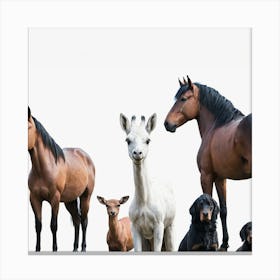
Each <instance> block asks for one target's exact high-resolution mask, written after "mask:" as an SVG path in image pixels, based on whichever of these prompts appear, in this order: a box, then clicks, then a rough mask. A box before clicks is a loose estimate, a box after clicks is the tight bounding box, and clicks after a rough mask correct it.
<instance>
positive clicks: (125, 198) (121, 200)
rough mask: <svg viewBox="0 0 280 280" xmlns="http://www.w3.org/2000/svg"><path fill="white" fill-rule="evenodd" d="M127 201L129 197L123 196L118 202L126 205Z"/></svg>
mask: <svg viewBox="0 0 280 280" xmlns="http://www.w3.org/2000/svg"><path fill="white" fill-rule="evenodd" d="M128 199H129V196H123V197H122V198H121V199H120V200H119V202H120V204H124V203H126V202H127V201H128Z"/></svg>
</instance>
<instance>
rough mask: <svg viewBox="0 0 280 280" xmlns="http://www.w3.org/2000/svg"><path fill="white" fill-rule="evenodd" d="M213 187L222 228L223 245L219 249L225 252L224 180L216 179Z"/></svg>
mask: <svg viewBox="0 0 280 280" xmlns="http://www.w3.org/2000/svg"><path fill="white" fill-rule="evenodd" d="M215 185H216V189H217V193H218V197H219V202H220V217H221V222H222V228H223V243H222V245H221V247H220V250H221V251H227V248H228V230H227V203H226V180H225V179H216V180H215Z"/></svg>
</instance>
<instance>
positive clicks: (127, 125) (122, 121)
mask: <svg viewBox="0 0 280 280" xmlns="http://www.w3.org/2000/svg"><path fill="white" fill-rule="evenodd" d="M120 124H121V128H122V129H123V130H124V131H125V133H126V134H128V133H129V132H130V128H131V125H130V123H129V120H128V118H127V117H126V116H125V115H123V114H120Z"/></svg>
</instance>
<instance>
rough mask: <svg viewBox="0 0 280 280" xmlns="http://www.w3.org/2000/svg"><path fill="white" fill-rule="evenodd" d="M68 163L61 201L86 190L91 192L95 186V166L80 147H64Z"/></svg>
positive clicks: (68, 199) (69, 199)
mask: <svg viewBox="0 0 280 280" xmlns="http://www.w3.org/2000/svg"><path fill="white" fill-rule="evenodd" d="M63 152H64V155H65V163H66V166H67V168H66V181H65V189H64V192H63V193H62V199H61V201H71V199H72V197H74V198H76V197H78V196H80V195H81V194H82V193H84V192H85V190H88V192H89V193H90V194H91V193H92V191H93V188H94V181H95V167H94V164H93V162H92V160H91V158H90V156H89V155H88V154H87V153H86V152H85V151H83V150H82V149H79V148H65V149H63Z"/></svg>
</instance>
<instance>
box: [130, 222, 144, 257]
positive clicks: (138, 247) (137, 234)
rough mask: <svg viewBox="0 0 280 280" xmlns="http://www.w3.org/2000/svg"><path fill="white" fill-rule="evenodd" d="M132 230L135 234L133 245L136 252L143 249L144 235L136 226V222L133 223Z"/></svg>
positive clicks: (133, 234)
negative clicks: (142, 235)
mask: <svg viewBox="0 0 280 280" xmlns="http://www.w3.org/2000/svg"><path fill="white" fill-rule="evenodd" d="M131 231H132V236H133V245H134V251H135V252H141V251H142V237H141V234H140V232H139V230H138V229H137V228H136V227H135V226H134V224H133V223H132V224H131Z"/></svg>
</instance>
